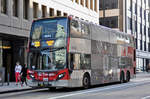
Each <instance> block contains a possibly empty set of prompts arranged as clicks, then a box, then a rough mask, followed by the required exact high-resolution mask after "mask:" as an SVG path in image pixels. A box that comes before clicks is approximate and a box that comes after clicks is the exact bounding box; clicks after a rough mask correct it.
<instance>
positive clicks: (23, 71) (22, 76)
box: [21, 64, 27, 86]
mask: <svg viewBox="0 0 150 99" xmlns="http://www.w3.org/2000/svg"><path fill="white" fill-rule="evenodd" d="M26 77H27V65H26V64H24V66H23V68H22V70H21V81H22V85H23V84H24V83H25V84H26V86H27V81H26Z"/></svg>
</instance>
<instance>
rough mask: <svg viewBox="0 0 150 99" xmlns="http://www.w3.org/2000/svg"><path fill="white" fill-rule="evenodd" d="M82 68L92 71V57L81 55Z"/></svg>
mask: <svg viewBox="0 0 150 99" xmlns="http://www.w3.org/2000/svg"><path fill="white" fill-rule="evenodd" d="M80 61H81V62H80V67H81V69H90V68H91V55H89V54H81V56H80Z"/></svg>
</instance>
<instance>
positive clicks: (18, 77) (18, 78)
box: [15, 62, 22, 85]
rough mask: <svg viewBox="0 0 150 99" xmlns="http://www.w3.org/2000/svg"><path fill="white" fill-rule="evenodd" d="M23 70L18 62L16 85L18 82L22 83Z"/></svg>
mask: <svg viewBox="0 0 150 99" xmlns="http://www.w3.org/2000/svg"><path fill="white" fill-rule="evenodd" d="M21 70H22V66H21V65H20V63H19V62H16V66H15V77H16V85H18V81H19V82H21V76H20V73H21Z"/></svg>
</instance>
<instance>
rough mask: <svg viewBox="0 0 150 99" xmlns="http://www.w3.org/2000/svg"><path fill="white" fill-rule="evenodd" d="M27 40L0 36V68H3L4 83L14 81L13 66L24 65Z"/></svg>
mask: <svg viewBox="0 0 150 99" xmlns="http://www.w3.org/2000/svg"><path fill="white" fill-rule="evenodd" d="M26 44H27V38H24V37H18V36H12V35H1V34H0V68H5V82H7V81H15V64H16V62H17V61H19V62H20V64H21V65H24V63H25V55H26V52H25V51H26Z"/></svg>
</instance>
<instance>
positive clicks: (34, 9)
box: [33, 2, 38, 18]
mask: <svg viewBox="0 0 150 99" xmlns="http://www.w3.org/2000/svg"><path fill="white" fill-rule="evenodd" d="M33 18H38V3H35V2H33Z"/></svg>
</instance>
